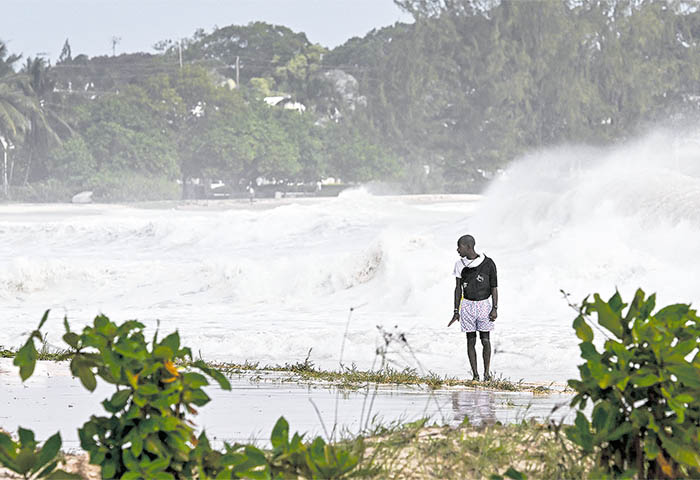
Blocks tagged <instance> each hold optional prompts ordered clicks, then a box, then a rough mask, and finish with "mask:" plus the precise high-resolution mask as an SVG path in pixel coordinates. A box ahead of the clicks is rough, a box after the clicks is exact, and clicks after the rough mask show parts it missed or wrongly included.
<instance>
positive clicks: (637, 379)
mask: <svg viewBox="0 0 700 480" xmlns="http://www.w3.org/2000/svg"><path fill="white" fill-rule="evenodd" d="M630 381H631V382H632V384H633V385H636V386H638V387H651V386H652V385H656V384H657V383H659V382H662V381H663V379H662V378H660V377H659V376H658V375H654V374H653V373H650V374H647V375H639V374H634V375H632V376H630Z"/></svg>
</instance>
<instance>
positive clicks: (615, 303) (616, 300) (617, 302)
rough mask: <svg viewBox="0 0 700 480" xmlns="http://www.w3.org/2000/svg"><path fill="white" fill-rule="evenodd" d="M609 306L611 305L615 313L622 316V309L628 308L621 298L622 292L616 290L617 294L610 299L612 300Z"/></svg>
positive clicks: (609, 301)
mask: <svg viewBox="0 0 700 480" xmlns="http://www.w3.org/2000/svg"><path fill="white" fill-rule="evenodd" d="M642 295H644V292H642ZM608 305H610V308H611V309H612V311H613V312H615V313H617V314H620V313H622V309H623V308H625V307H626V306H627V304H625V303H624V302H623V301H622V297H620V292H618V291H617V290H615V294H614V295H613V296H612V297H610V300H608Z"/></svg>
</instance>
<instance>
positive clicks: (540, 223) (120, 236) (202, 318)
mask: <svg viewBox="0 0 700 480" xmlns="http://www.w3.org/2000/svg"><path fill="white" fill-rule="evenodd" d="M698 212H700V147H698V146H697V144H695V143H692V142H690V141H686V140H678V138H673V137H671V136H670V135H664V134H655V135H651V136H648V137H647V138H645V139H642V140H639V141H637V142H634V143H630V144H627V145H623V146H620V147H617V148H615V149H607V150H606V149H592V148H587V147H562V148H558V149H552V150H548V151H545V152H542V153H538V154H533V155H530V156H528V157H525V158H523V159H521V160H519V161H517V162H515V163H514V164H513V166H512V167H511V168H509V169H508V170H507V172H505V174H504V175H503V177H502V178H499V179H498V180H496V181H495V182H494V183H493V184H492V185H491V187H490V188H489V189H488V191H487V192H486V195H485V196H484V198H483V199H479V198H478V197H476V198H475V197H474V196H450V197H375V196H372V195H369V194H367V193H366V192H363V191H361V190H360V191H351V192H346V193H344V194H342V195H341V196H340V197H338V198H334V199H318V200H316V201H305V202H299V203H296V204H295V203H292V204H285V205H280V206H276V207H271V208H267V209H242V208H239V207H237V208H231V209H223V210H221V209H206V208H202V209H194V210H192V209H190V210H177V209H172V210H167V209H160V210H149V209H139V208H130V207H123V206H98V205H80V206H72V205H63V206H53V205H52V206H47V205H43V206H42V205H32V206H30V205H8V206H1V207H0V235H1V236H2V244H1V245H0V264H1V265H2V269H0V319H1V320H0V322H1V323H2V329H0V345H4V346H18V345H20V343H21V342H22V340H23V338H24V335H25V334H26V332H27V331H29V330H30V329H31V328H33V327H34V326H35V325H36V323H37V322H38V319H39V317H40V316H41V314H42V313H43V310H44V309H45V308H49V307H51V308H53V309H54V310H55V315H54V317H52V318H53V320H52V321H50V322H49V324H48V326H47V328H48V331H49V341H50V342H53V343H55V344H57V345H58V344H60V340H59V339H60V335H61V333H62V325H61V322H60V318H61V317H62V316H63V314H64V313H67V314H68V316H69V318H72V319H73V323H74V324H75V326H76V327H77V326H78V325H79V324H80V323H83V322H85V321H87V320H89V319H90V318H91V317H92V316H94V315H95V314H96V313H98V312H104V313H106V314H108V315H110V316H111V317H112V318H114V319H115V320H124V319H127V318H138V319H141V320H142V321H144V322H145V323H146V324H147V325H148V326H149V328H154V327H155V324H156V320H157V319H161V320H162V321H161V328H162V329H163V330H172V329H174V328H177V329H179V330H180V332H181V334H182V336H183V337H184V339H185V342H186V343H187V344H189V345H191V346H192V347H193V350H194V351H195V352H197V351H199V352H201V354H202V355H203V356H204V357H205V358H210V359H221V360H235V361H242V360H246V359H248V360H254V361H261V362H262V363H285V362H296V361H300V360H303V359H304V358H305V357H306V355H307V353H308V350H309V349H310V348H312V349H313V350H312V353H311V359H312V360H313V361H315V362H316V363H317V364H321V365H323V366H325V367H334V366H337V362H338V360H339V358H338V356H339V352H340V345H341V341H342V335H343V332H344V331H345V325H346V320H347V318H348V312H349V309H350V307H357V308H356V310H355V311H354V312H353V316H352V319H351V323H350V327H349V334H348V339H347V343H346V345H345V351H344V358H343V362H344V363H345V364H350V363H356V364H357V365H358V366H360V367H369V366H371V365H372V362H373V360H374V359H375V348H376V345H377V342H380V341H381V340H380V338H379V336H378V334H377V329H376V326H377V325H380V326H383V327H384V328H386V329H388V330H389V331H392V330H393V329H394V327H396V328H398V330H400V331H402V332H405V333H406V335H407V338H408V342H409V345H410V346H411V348H412V350H413V352H414V353H415V354H416V356H417V358H418V360H419V361H420V363H421V365H422V367H424V368H426V369H430V370H432V371H435V372H438V373H442V374H450V375H457V376H462V375H466V373H467V370H468V368H467V361H466V355H465V341H464V338H463V335H462V334H460V333H459V332H458V331H457V327H456V326H453V327H452V328H451V329H449V330H448V329H446V328H445V325H446V324H447V321H448V320H449V317H450V316H451V311H452V305H451V302H452V300H451V298H452V291H453V288H454V280H453V278H452V276H451V272H452V267H453V265H454V262H455V260H456V259H457V257H456V253H455V251H454V250H455V241H456V239H457V238H458V237H459V236H460V235H462V234H464V233H472V234H473V235H474V236H475V237H476V238H477V242H478V243H477V250H479V251H484V252H486V254H487V255H489V256H492V257H493V258H494V259H495V260H496V262H497V264H498V268H499V291H500V295H501V301H500V310H499V319H498V323H497V329H496V332H495V333H494V341H493V344H494V346H495V348H496V354H495V356H494V360H493V362H494V369H495V370H496V371H498V372H501V373H503V374H504V375H505V376H508V377H510V378H513V379H516V380H517V379H520V378H525V379H528V380H559V381H561V380H564V379H566V378H568V377H569V376H571V375H574V374H575V373H576V371H575V366H576V364H577V363H578V348H577V346H576V345H577V340H576V338H575V337H574V336H573V334H572V330H571V321H572V319H573V312H572V311H571V310H570V308H569V307H568V306H567V304H566V302H565V301H564V300H563V298H562V296H561V294H560V293H559V290H560V289H563V290H565V291H567V292H570V293H571V298H572V299H573V300H574V301H578V300H580V299H581V298H583V297H584V296H585V295H587V294H588V293H592V292H600V293H601V294H602V295H603V296H609V295H611V294H612V293H613V292H614V290H615V288H619V289H620V291H621V292H622V293H623V295H624V296H626V297H629V296H631V295H632V293H633V292H634V289H636V288H637V287H638V286H641V287H643V288H645V289H646V290H647V291H650V292H651V291H656V292H658V293H659V302H660V303H670V302H676V301H686V302H691V301H695V300H696V299H697V298H698V296H699V295H700V291H699V290H698V287H697V283H696V280H695V278H696V274H695V272H696V271H698V270H700V259H699V258H700V257H699V256H698V253H700V252H699V251H698V250H699V248H698V245H700V241H699V240H700V213H698ZM392 351H393V352H394V353H392V355H391V359H392V361H393V362H395V363H394V364H393V365H394V366H403V365H410V366H416V362H415V360H414V359H413V357H412V355H411V353H409V352H408V351H407V350H405V349H403V348H401V347H399V346H397V345H396V346H392Z"/></svg>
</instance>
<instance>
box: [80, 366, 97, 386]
mask: <svg viewBox="0 0 700 480" xmlns="http://www.w3.org/2000/svg"><path fill="white" fill-rule="evenodd" d="M78 378H80V382H81V383H82V384H83V386H84V387H85V388H87V389H88V390H90V391H91V392H94V391H95V388H96V387H97V380H96V379H95V374H94V373H92V369H91V368H90V367H88V366H84V365H81V366H80V367H79V368H78Z"/></svg>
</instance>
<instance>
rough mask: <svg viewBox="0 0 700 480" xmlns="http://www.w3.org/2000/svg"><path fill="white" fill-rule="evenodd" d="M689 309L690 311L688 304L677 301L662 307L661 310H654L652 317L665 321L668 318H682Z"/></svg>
mask: <svg viewBox="0 0 700 480" xmlns="http://www.w3.org/2000/svg"><path fill="white" fill-rule="evenodd" d="M689 311H690V305H686V304H683V303H677V304H675V305H669V306H667V307H664V308H662V309H661V310H659V311H658V312H656V315H654V317H655V318H656V319H657V320H660V321H661V322H663V323H666V322H668V321H670V320H676V319H679V318H682V317H683V316H684V315H686V314H687V313H688V312H689Z"/></svg>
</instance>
